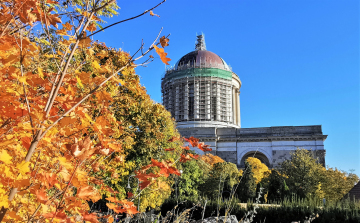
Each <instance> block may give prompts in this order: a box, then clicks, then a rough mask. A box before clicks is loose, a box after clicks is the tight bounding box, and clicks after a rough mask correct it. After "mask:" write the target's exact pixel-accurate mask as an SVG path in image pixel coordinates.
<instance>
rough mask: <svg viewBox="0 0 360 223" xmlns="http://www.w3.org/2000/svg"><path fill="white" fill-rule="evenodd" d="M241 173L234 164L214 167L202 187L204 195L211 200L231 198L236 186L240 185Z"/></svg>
mask: <svg viewBox="0 0 360 223" xmlns="http://www.w3.org/2000/svg"><path fill="white" fill-rule="evenodd" d="M239 177H240V172H239V170H238V168H237V166H236V165H235V164H234V163H230V162H218V163H215V164H214V165H213V168H212V169H211V171H210V172H209V175H208V176H207V178H206V180H205V182H204V183H203V184H202V185H201V186H200V191H201V192H202V194H203V195H204V196H206V197H208V198H211V199H217V198H218V197H222V195H223V193H226V196H230V194H231V191H232V190H233V188H234V186H235V185H236V184H238V183H239Z"/></svg>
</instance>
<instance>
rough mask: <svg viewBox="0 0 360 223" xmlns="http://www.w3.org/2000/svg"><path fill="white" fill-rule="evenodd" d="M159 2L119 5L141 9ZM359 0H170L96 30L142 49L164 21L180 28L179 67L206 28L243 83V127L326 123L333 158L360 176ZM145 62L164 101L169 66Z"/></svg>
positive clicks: (143, 71) (149, 83)
mask: <svg viewBox="0 0 360 223" xmlns="http://www.w3.org/2000/svg"><path fill="white" fill-rule="evenodd" d="M159 2H160V1H159V0H142V1H137V0H132V1H127V2H122V1H119V6H120V7H121V9H120V10H119V13H120V15H119V16H116V17H113V18H111V19H107V22H108V24H111V23H112V22H116V21H119V20H122V19H125V18H128V17H131V16H134V15H137V14H139V13H141V12H143V11H145V10H146V9H149V8H151V7H152V6H154V5H156V4H157V3H159ZM359 12H360V10H359V1H358V0H346V1H340V0H336V1H334V0H308V1H307V0H271V1H270V0H262V1H259V0H223V1H214V0H207V1H202V0H197V1H188V0H181V1H179V0H168V1H167V2H165V3H164V4H163V5H161V6H160V7H159V8H157V9H155V10H154V13H156V14H158V15H160V18H158V17H151V16H150V15H145V16H143V17H141V18H138V19H136V20H133V21H129V22H126V23H123V24H121V25H117V26H115V27H112V28H110V29H107V30H106V31H105V32H102V33H100V34H97V35H95V36H94V39H98V40H100V41H101V42H105V43H106V45H107V46H112V47H115V48H122V49H123V50H125V51H127V52H130V53H134V52H135V51H136V50H137V49H138V48H139V46H140V44H141V40H142V39H144V42H145V44H147V45H149V44H151V43H152V41H153V39H154V38H155V37H156V36H157V34H158V32H159V30H160V29H161V27H163V28H164V29H163V32H162V34H163V35H167V34H171V36H170V42H169V43H170V46H169V47H167V48H166V49H165V50H166V52H168V53H169V54H168V56H169V57H170V58H171V59H172V61H170V63H171V65H174V64H175V62H176V61H177V60H178V59H180V58H181V57H182V56H183V55H185V54H186V53H188V52H190V51H193V50H194V44H195V36H196V33H201V32H203V33H204V34H205V40H206V45H207V49H208V50H210V51H212V52H214V53H216V54H218V55H219V56H221V57H222V58H223V59H224V60H225V61H226V62H227V63H228V64H230V65H231V66H232V68H233V71H234V72H235V73H236V74H238V76H239V77H240V79H241V81H242V87H241V95H240V100H241V119H242V127H246V128H248V127H268V126H296V125H322V129H323V133H324V134H325V135H328V138H327V139H326V141H325V149H326V164H327V165H329V166H330V167H337V168H338V169H341V170H345V171H349V170H350V169H355V173H356V174H358V175H359V176H360V152H359V150H360V143H359V136H360V131H359V126H360V124H359V122H360V120H359V114H360V111H359V108H360V104H359V101H360V100H359V99H360V98H359V96H360V90H359V82H360V79H359V61H360V58H359V15H360V13H359ZM154 56H155V58H156V60H155V61H154V62H153V63H151V64H149V65H148V66H147V67H140V68H137V73H138V74H139V75H140V76H141V83H142V84H143V85H144V86H145V87H146V88H147V90H148V93H149V94H150V95H151V97H152V99H153V100H155V101H157V102H161V86H160V83H161V77H162V75H163V74H164V70H165V65H164V64H162V62H161V61H160V59H159V58H158V57H157V55H155V54H154Z"/></svg>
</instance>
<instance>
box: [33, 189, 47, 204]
mask: <svg viewBox="0 0 360 223" xmlns="http://www.w3.org/2000/svg"><path fill="white" fill-rule="evenodd" d="M35 195H36V198H37V201H38V202H40V203H42V204H45V203H46V202H47V201H48V197H47V195H46V191H45V190H44V188H41V189H40V190H37V191H36V192H35Z"/></svg>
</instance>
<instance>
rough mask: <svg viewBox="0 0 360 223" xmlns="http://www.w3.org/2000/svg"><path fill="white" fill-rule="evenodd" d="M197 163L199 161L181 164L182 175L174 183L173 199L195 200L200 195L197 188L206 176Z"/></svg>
mask: <svg viewBox="0 0 360 223" xmlns="http://www.w3.org/2000/svg"><path fill="white" fill-rule="evenodd" d="M199 162H200V160H191V161H188V162H186V163H183V164H181V167H180V168H181V170H182V174H181V176H180V177H179V178H178V179H176V181H177V182H176V183H175V186H176V188H175V190H177V191H175V197H176V198H177V199H179V200H180V201H183V200H197V199H198V197H199V195H200V193H199V186H200V185H201V184H202V183H204V180H205V177H206V176H204V172H205V171H204V170H203V169H202V168H200V165H199Z"/></svg>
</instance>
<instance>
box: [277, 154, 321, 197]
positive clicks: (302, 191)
mask: <svg viewBox="0 0 360 223" xmlns="http://www.w3.org/2000/svg"><path fill="white" fill-rule="evenodd" d="M322 168H323V167H322V166H321V164H319V163H318V162H317V161H316V160H315V159H314V158H313V157H312V155H311V151H309V150H305V149H297V150H296V151H295V152H294V153H293V154H292V155H291V158H290V159H289V160H286V161H284V162H283V163H282V164H281V167H280V172H281V173H282V174H284V175H286V176H287V177H288V178H287V179H286V184H287V185H288V187H289V189H290V191H291V193H295V194H296V195H298V196H299V197H300V198H305V197H308V196H316V195H317V194H318V193H321V191H319V186H320V185H321V182H320V176H321V172H320V171H321V169H322Z"/></svg>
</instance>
